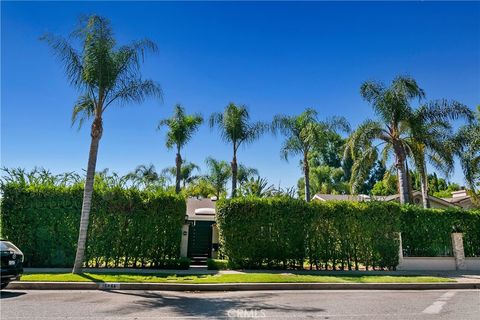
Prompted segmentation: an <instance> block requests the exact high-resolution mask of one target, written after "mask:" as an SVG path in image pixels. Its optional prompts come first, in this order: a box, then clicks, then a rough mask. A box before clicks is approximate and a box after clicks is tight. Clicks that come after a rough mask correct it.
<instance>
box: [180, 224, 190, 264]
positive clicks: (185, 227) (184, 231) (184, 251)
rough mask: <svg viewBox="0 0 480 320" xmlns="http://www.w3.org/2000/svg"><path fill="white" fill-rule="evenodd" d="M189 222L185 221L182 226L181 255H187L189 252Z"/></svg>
mask: <svg viewBox="0 0 480 320" xmlns="http://www.w3.org/2000/svg"><path fill="white" fill-rule="evenodd" d="M189 226H190V225H189V224H188V223H185V224H184V225H183V226H182V242H181V243H180V257H186V256H187V254H188V229H189Z"/></svg>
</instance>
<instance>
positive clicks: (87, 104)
mask: <svg viewBox="0 0 480 320" xmlns="http://www.w3.org/2000/svg"><path fill="white" fill-rule="evenodd" d="M72 36H73V37H74V38H75V39H76V40H78V41H79V42H80V49H79V51H78V50H77V49H76V48H75V46H74V44H72V43H70V42H68V41H67V40H66V39H64V38H62V37H59V36H54V35H52V34H47V35H45V36H43V37H42V38H41V39H42V40H44V41H46V42H47V43H48V44H49V45H50V47H51V48H52V49H53V51H54V52H55V54H56V56H57V57H58V59H59V60H60V61H61V63H62V64H63V65H64V68H65V73H66V75H67V78H68V80H69V81H70V84H71V85H73V86H74V87H75V88H77V89H78V90H79V91H80V97H79V98H78V100H77V102H76V104H75V105H74V107H73V115H72V122H75V121H77V120H78V121H79V125H80V126H81V125H82V123H83V122H84V121H85V120H87V119H93V122H92V126H91V132H90V136H91V144H90V152H89V156H88V165H87V176H86V180H85V190H84V195H83V204H82V215H81V221H80V231H79V238H78V245H77V253H76V257H75V264H74V267H73V273H79V272H81V268H82V265H83V259H84V253H85V243H86V240H87V231H88V221H89V215H90V207H91V203H92V193H93V182H94V174H95V167H96V161H97V154H98V146H99V142H100V139H101V137H102V133H103V124H102V123H103V114H104V112H105V111H106V110H107V108H108V107H109V106H111V105H114V104H117V105H119V104H127V103H132V102H135V103H140V102H143V101H144V99H145V98H146V97H147V96H157V97H160V96H161V90H160V87H159V86H158V85H157V84H156V83H155V82H153V81H151V80H143V79H142V78H141V77H140V63H141V61H142V58H143V55H144V53H145V52H146V51H156V48H157V47H156V45H155V44H154V43H153V42H152V41H149V40H146V39H145V40H140V41H135V42H133V43H132V44H130V45H124V46H120V47H118V46H117V44H116V41H115V38H114V36H113V32H112V29H111V25H110V22H109V21H108V20H107V19H105V18H103V17H100V16H96V15H92V16H90V17H85V18H83V19H81V26H80V27H79V28H78V29H77V30H75V31H74V32H73V33H72Z"/></svg>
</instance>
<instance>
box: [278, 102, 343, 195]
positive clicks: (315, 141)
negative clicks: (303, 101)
mask: <svg viewBox="0 0 480 320" xmlns="http://www.w3.org/2000/svg"><path fill="white" fill-rule="evenodd" d="M317 116H318V113H317V111H316V110H314V109H311V108H308V109H306V110H305V111H304V112H302V113H301V114H300V115H297V116H286V115H276V116H275V117H274V119H273V123H272V130H273V132H274V133H277V132H280V133H281V134H283V135H284V136H285V137H286V140H285V141H284V143H283V145H282V148H281V155H282V157H283V158H284V159H285V160H286V161H288V157H289V156H290V155H302V166H303V175H304V181H305V200H306V201H310V198H311V197H310V166H309V161H308V160H309V158H310V153H311V152H313V150H314V148H315V146H321V145H322V144H325V143H327V139H328V137H329V136H330V135H331V133H332V132H335V131H337V130H341V131H346V132H348V131H349V130H350V126H349V124H348V122H347V120H346V119H345V118H343V117H335V118H332V119H330V120H325V121H319V120H318V118H317Z"/></svg>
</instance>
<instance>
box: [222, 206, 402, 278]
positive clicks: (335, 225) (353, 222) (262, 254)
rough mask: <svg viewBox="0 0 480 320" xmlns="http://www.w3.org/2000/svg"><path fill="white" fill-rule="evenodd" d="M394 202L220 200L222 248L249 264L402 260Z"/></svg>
mask: <svg viewBox="0 0 480 320" xmlns="http://www.w3.org/2000/svg"><path fill="white" fill-rule="evenodd" d="M399 212H400V209H399V207H398V206H396V205H394V204H383V205H380V204H370V205H367V204H365V203H353V202H333V203H306V202H304V201H302V200H296V199H291V198H264V199H255V198H242V199H240V198H239V199H234V200H226V201H225V200H224V201H220V202H219V203H218V204H217V223H218V225H219V231H220V241H221V250H222V253H223V254H224V255H225V256H226V257H228V259H229V260H230V261H231V262H232V263H234V264H235V265H238V266H240V267H243V268H262V267H267V268H289V267H292V268H303V266H304V262H306V263H308V264H309V265H310V267H315V268H318V269H319V268H332V269H337V268H340V269H352V268H358V267H359V265H360V264H362V265H366V266H368V267H375V268H390V269H391V268H394V267H395V266H396V264H397V263H398V235H397V233H396V231H397V230H398V227H399V225H400V220H399Z"/></svg>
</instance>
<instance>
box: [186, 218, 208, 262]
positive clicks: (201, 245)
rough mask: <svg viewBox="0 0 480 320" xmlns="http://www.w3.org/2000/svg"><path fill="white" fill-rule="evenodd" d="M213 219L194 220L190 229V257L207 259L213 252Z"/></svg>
mask: <svg viewBox="0 0 480 320" xmlns="http://www.w3.org/2000/svg"><path fill="white" fill-rule="evenodd" d="M213 223H214V222H213V221H194V222H191V223H190V227H189V231H188V254H187V255H188V257H189V258H197V259H198V258H202V260H203V259H205V261H206V259H207V258H210V257H211V255H212V254H211V252H212V225H213Z"/></svg>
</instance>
